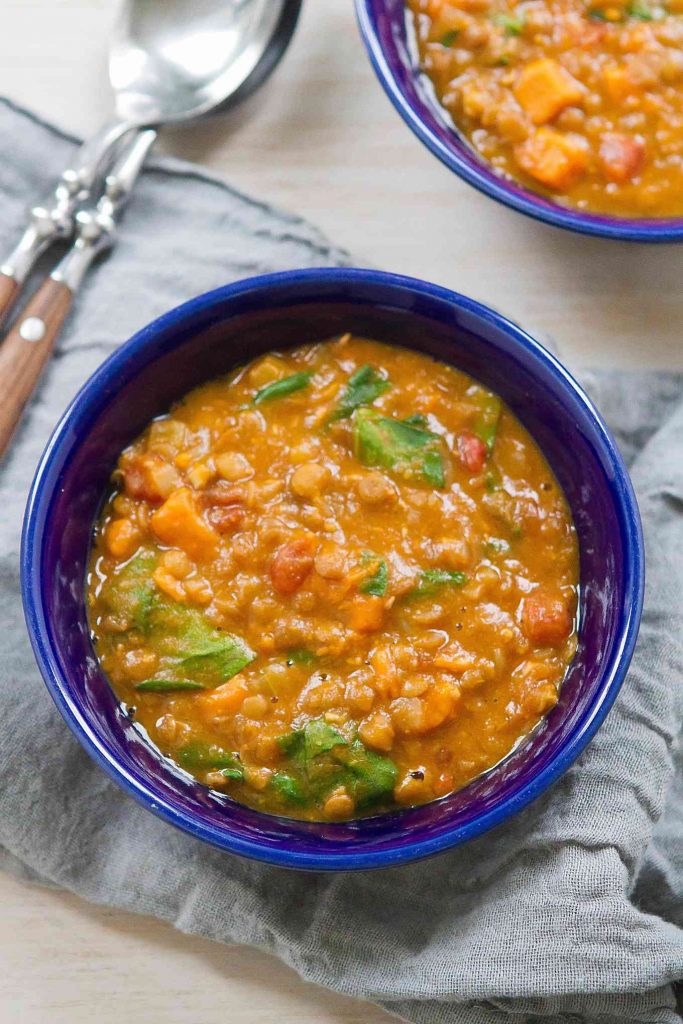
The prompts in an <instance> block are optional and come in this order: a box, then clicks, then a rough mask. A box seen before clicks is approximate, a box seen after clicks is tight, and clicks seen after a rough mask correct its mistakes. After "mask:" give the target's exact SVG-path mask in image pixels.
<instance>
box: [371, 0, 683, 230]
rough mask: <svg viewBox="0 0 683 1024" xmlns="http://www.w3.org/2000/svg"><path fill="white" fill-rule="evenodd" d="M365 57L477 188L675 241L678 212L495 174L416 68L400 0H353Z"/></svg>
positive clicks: (525, 207)
mask: <svg viewBox="0 0 683 1024" xmlns="http://www.w3.org/2000/svg"><path fill="white" fill-rule="evenodd" d="M355 2H356V13H357V15H358V23H359V25H360V30H361V34H362V36H363V39H364V41H365V45H366V47H367V50H368V53H369V55H370V60H371V61H372V65H373V67H374V69H375V71H376V73H377V77H378V78H379V80H380V82H381V83H382V85H383V86H384V89H385V91H386V93H387V95H388V96H389V99H390V100H391V102H392V103H393V104H394V106H395V107H396V109H397V110H398V112H399V114H400V115H401V117H402V118H403V120H404V121H405V122H406V123H407V124H408V125H409V126H410V127H411V128H412V130H413V131H414V132H415V134H416V135H417V137H418V138H419V139H421V140H422V142H424V144H425V146H427V148H428V149H430V150H431V151H432V153H434V154H435V156H438V158H439V159H440V160H442V161H443V162H444V163H445V164H446V166H447V167H450V169H451V170H452V171H455V173H456V174H458V175H460V177H461V178H464V179H465V181H467V182H469V184H470V185H474V187H475V188H478V189H479V190H480V192H485V193H486V195H488V196H491V197H492V198H493V199H497V200H498V201H499V202H501V203H505V205H506V206H511V207H512V208H513V209H514V210H520V211H521V212H522V213H526V214H528V215H529V216H530V217H535V218H536V220H542V221H545V223H546V224H554V225H556V226H557V227H560V228H569V230H570V231H580V232H582V233H583V234H586V235H602V236H603V237H605V238H619V239H622V240H624V241H631V242H680V241H681V240H683V218H681V217H672V218H660V217H657V218H647V219H645V218H640V219H638V218H630V217H608V216H602V215H599V214H594V213H582V212H581V211H579V210H573V209H567V208H566V207H563V206H560V205H559V204H558V203H554V202H552V200H550V199H546V198H544V197H543V196H541V195H538V194H536V193H535V192H531V191H530V190H528V189H525V188H522V187H521V186H520V185H516V184H515V183H514V182H512V181H508V180H506V179H505V178H502V177H501V176H500V175H499V174H496V173H495V171H493V169H492V168H491V166H490V165H489V164H488V163H486V162H485V161H484V160H482V159H481V158H480V157H479V156H478V155H477V154H476V152H475V151H474V149H473V148H472V147H471V146H470V145H469V143H467V142H466V141H465V139H464V138H462V137H461V136H460V135H459V134H458V133H457V131H456V129H455V128H454V127H453V122H452V121H451V119H450V117H449V115H448V112H447V111H446V110H444V108H443V107H442V106H441V105H440V104H439V102H438V100H437V99H436V96H435V94H434V90H433V88H432V85H431V83H430V81H429V79H428V78H427V76H426V75H423V74H422V73H421V71H420V69H419V61H418V57H417V53H416V47H415V45H414V43H413V40H412V34H413V33H412V28H411V27H410V25H409V21H408V14H407V11H406V5H405V0H355Z"/></svg>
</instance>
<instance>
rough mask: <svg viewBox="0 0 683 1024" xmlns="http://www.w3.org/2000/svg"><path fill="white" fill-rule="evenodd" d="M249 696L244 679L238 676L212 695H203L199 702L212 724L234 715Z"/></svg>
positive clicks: (211, 693) (206, 717)
mask: <svg viewBox="0 0 683 1024" xmlns="http://www.w3.org/2000/svg"><path fill="white" fill-rule="evenodd" d="M248 694H249V687H248V686H247V684H246V682H245V680H244V677H243V676H240V675H237V676H233V678H232V679H229V680H228V682H227V683H223V684H222V686H217V687H216V689H215V690H211V692H210V693H205V694H204V693H203V694H202V695H201V697H200V698H199V700H198V701H197V704H198V706H199V707H200V708H201V711H202V713H203V716H204V718H205V719H206V720H207V721H209V722H211V721H213V720H214V719H215V718H220V717H221V716H222V715H234V714H235V712H236V711H239V709H240V707H241V706H242V703H243V702H244V700H245V699H246V697H247V696H248Z"/></svg>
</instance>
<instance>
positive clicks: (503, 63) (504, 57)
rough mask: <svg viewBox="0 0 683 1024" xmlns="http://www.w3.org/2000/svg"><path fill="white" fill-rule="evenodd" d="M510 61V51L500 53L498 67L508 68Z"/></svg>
mask: <svg viewBox="0 0 683 1024" xmlns="http://www.w3.org/2000/svg"><path fill="white" fill-rule="evenodd" d="M509 63H510V54H509V53H502V54H501V55H500V57H499V58H498V60H497V61H496V67H499V68H506V67H507V66H508V64H509Z"/></svg>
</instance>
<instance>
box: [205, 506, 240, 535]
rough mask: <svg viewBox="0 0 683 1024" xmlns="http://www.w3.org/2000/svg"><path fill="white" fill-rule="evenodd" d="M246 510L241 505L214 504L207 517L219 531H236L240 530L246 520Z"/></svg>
mask: <svg viewBox="0 0 683 1024" xmlns="http://www.w3.org/2000/svg"><path fill="white" fill-rule="evenodd" d="M244 516H245V511H244V509H243V508H240V506H239V505H228V506H223V507H220V506H217V505H216V506H213V507H212V508H210V509H209V510H208V512H207V513H206V517H207V519H208V520H209V522H210V523H211V525H212V526H213V527H214V529H216V530H218V532H219V533H234V532H235V530H239V528H240V526H241V525H242V522H243V520H244Z"/></svg>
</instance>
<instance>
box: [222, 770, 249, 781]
mask: <svg viewBox="0 0 683 1024" xmlns="http://www.w3.org/2000/svg"><path fill="white" fill-rule="evenodd" d="M220 773H221V775H224V776H225V778H226V779H232V780H233V781H234V782H244V768H241V767H235V768H221V769H220Z"/></svg>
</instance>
